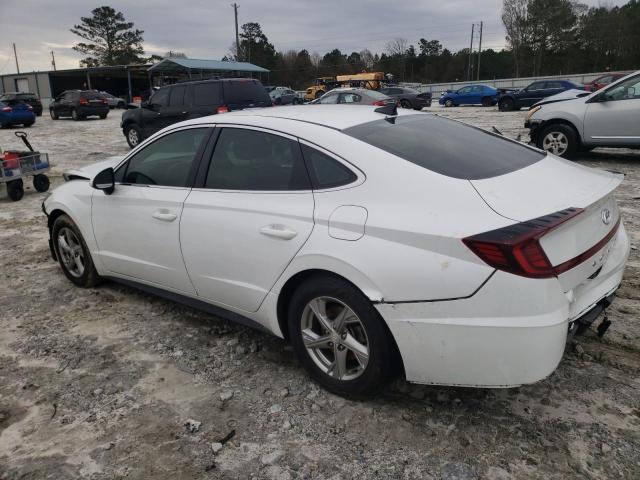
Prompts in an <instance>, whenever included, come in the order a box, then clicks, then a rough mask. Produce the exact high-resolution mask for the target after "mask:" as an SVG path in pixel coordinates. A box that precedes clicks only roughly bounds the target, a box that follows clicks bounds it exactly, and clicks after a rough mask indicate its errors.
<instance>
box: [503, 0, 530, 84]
mask: <svg viewBox="0 0 640 480" xmlns="http://www.w3.org/2000/svg"><path fill="white" fill-rule="evenodd" d="M528 4H529V0H504V3H503V6H502V23H503V24H504V28H505V30H506V31H507V43H508V45H509V47H510V48H511V53H512V54H513V65H514V69H515V71H514V74H515V76H516V77H519V76H520V57H521V51H522V48H523V46H524V45H525V44H526V43H527V42H528V33H529V21H528V16H527V13H528V8H527V7H528Z"/></svg>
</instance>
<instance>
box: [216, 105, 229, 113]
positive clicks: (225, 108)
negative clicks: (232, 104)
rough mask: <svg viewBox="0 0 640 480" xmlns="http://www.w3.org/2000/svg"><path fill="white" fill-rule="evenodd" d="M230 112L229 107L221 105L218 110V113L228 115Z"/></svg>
mask: <svg viewBox="0 0 640 480" xmlns="http://www.w3.org/2000/svg"><path fill="white" fill-rule="evenodd" d="M228 112H229V107H227V106H226V105H220V106H219V107H218V109H217V110H216V113H228Z"/></svg>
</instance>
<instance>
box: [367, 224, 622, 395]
mask: <svg viewBox="0 0 640 480" xmlns="http://www.w3.org/2000/svg"><path fill="white" fill-rule="evenodd" d="M628 254H629V241H628V238H627V235H626V233H625V231H624V229H623V228H622V229H621V231H620V232H619V234H618V235H617V238H616V241H615V244H614V246H613V248H612V252H611V254H610V256H609V258H608V260H607V263H606V264H605V265H604V266H603V269H602V271H601V272H600V274H599V275H598V276H597V277H595V278H594V279H591V280H586V281H585V282H584V283H583V284H581V285H580V286H578V287H576V288H574V289H573V290H571V291H570V292H563V290H562V287H561V285H560V282H559V281H558V279H556V278H551V279H544V280H537V279H528V278H524V277H518V276H515V275H511V274H508V273H504V272H500V271H496V272H495V273H494V275H493V276H492V277H491V278H490V279H489V281H488V282H487V283H486V284H485V286H484V287H483V288H481V289H480V290H479V291H478V292H477V293H476V294H475V295H474V296H472V297H470V298H465V299H459V300H450V301H438V302H412V303H396V304H389V303H387V304H385V303H381V304H377V305H375V307H376V309H377V310H378V312H380V314H381V315H382V317H383V318H384V319H385V320H386V322H387V324H388V326H389V329H390V330H391V333H392V335H393V336H394V339H395V341H396V343H397V345H398V347H399V349H400V354H401V356H402V359H403V362H404V367H405V374H406V377H407V380H409V381H411V382H416V383H425V384H441V385H460V386H473V387H493V388H495V387H514V386H518V385H522V384H527V383H533V382H536V381H539V380H542V379H543V378H545V377H547V376H548V375H549V374H551V373H552V372H553V371H554V370H555V369H556V367H557V366H558V363H559V362H560V360H561V358H562V355H563V353H564V348H565V344H566V340H567V334H568V332H569V326H570V323H573V322H576V321H578V320H580V319H581V317H584V316H586V315H588V314H589V313H590V311H591V310H592V309H593V308H596V307H597V306H598V304H599V303H600V302H602V301H603V299H606V302H608V303H610V300H611V296H612V294H613V292H615V290H616V289H617V288H618V286H619V285H620V282H621V280H622V274H623V270H624V265H625V263H626V260H627V258H628Z"/></svg>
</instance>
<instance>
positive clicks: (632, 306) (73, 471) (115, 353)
mask: <svg viewBox="0 0 640 480" xmlns="http://www.w3.org/2000/svg"><path fill="white" fill-rule="evenodd" d="M301 108H305V107H301ZM431 110H432V111H435V112H438V113H441V114H443V115H446V116H451V117H454V118H459V119H462V120H464V121H467V122H469V123H472V124H474V125H477V126H480V127H483V128H490V127H491V126H494V125H495V126H496V127H497V128H499V129H500V130H501V131H503V132H504V133H505V134H507V135H509V136H511V137H516V136H517V135H518V134H523V135H524V133H525V132H524V131H523V129H522V124H523V120H524V115H525V112H512V113H500V112H498V111H497V110H496V109H482V108H474V107H469V108H452V109H443V108H439V107H433V108H431ZM119 117H120V115H119V112H112V113H111V114H110V115H109V117H108V118H107V120H88V121H83V122H72V121H66V120H61V121H57V122H53V121H51V120H50V119H49V118H46V117H41V118H39V119H38V121H37V123H36V125H35V126H34V127H32V128H31V129H29V133H30V137H31V140H32V142H33V144H34V146H36V147H37V148H38V149H40V150H41V151H46V152H49V153H50V154H51V160H52V161H53V162H54V163H55V164H56V166H55V168H54V170H53V183H54V185H55V184H59V183H60V182H61V178H60V174H61V172H62V171H63V170H64V169H66V168H68V167H71V166H74V165H83V164H86V163H90V162H93V161H96V160H100V159H102V158H105V157H108V156H111V155H115V154H123V153H126V152H127V151H128V148H127V146H126V143H125V140H124V137H123V135H122V133H121V131H120V130H119V128H118V122H119ZM523 138H524V137H523ZM0 145H2V146H3V147H4V148H9V147H11V146H14V147H19V144H18V143H17V139H15V138H14V137H13V134H12V132H11V131H10V130H2V131H1V132H0ZM580 161H581V163H583V164H585V165H589V166H593V167H596V168H603V169H610V170H617V171H620V172H623V173H625V174H626V175H627V177H626V180H625V182H624V183H623V185H622V186H621V188H620V189H619V190H618V192H617V198H618V201H619V203H620V205H621V208H622V211H623V214H624V219H625V224H626V226H627V229H628V231H629V234H630V235H631V239H632V244H633V250H632V252H631V258H630V261H629V265H628V268H627V271H626V276H625V279H624V281H623V284H622V287H621V289H620V290H619V295H618V299H617V300H616V301H615V303H614V304H613V305H612V306H611V307H610V308H609V312H608V314H609V319H610V320H611V321H612V322H613V325H612V327H611V328H610V329H609V332H608V333H607V335H606V336H605V337H604V339H599V338H598V337H597V336H596V335H594V334H593V333H590V332H588V333H587V334H586V335H585V336H583V337H580V339H579V340H578V343H572V344H569V345H568V346H567V350H566V353H565V356H564V359H563V360H562V362H561V364H560V367H559V368H558V370H557V371H556V372H555V373H553V374H552V375H551V376H550V377H549V378H547V379H546V380H544V381H542V382H539V383H536V384H534V385H529V386H524V387H521V388H516V389H509V390H489V389H463V388H440V387H427V386H416V385H411V384H408V383H406V382H404V381H400V380H399V381H398V382H396V383H394V384H393V385H391V386H390V387H389V388H387V389H386V390H385V392H384V393H383V394H382V395H381V396H380V397H378V398H376V399H373V400H370V401H367V402H353V401H347V400H344V399H342V398H339V397H336V396H334V395H331V394H329V393H327V392H325V391H323V390H321V389H319V388H318V387H317V386H316V385H315V384H314V383H313V382H311V381H310V380H309V379H308V377H307V376H306V374H305V372H304V371H303V370H302V369H301V367H300V366H299V365H298V363H297V361H296V360H295V358H294V355H293V352H292V350H291V349H290V348H289V347H288V346H287V345H286V344H285V343H284V342H283V341H281V340H279V339H277V338H273V337H270V336H267V335H265V334H262V333H258V332H255V331H252V330H249V329H247V328H244V327H241V326H238V325H235V324H230V323H227V322H225V321H222V320H220V319H217V318H215V317H212V316H210V315H206V314H203V313H200V312H198V311H195V310H192V309H189V308H185V307H182V306H180V305H177V304H174V303H171V302H167V301H164V300H161V299H158V298H155V297H152V296H149V295H146V294H143V293H140V292H138V291H136V290H133V289H130V288H126V287H123V286H119V285H116V284H113V283H106V284H103V285H102V286H100V287H99V288H94V289H86V290H83V289H78V288H75V287H74V286H72V284H71V283H70V282H69V281H67V280H66V278H65V277H64V276H63V275H62V273H61V271H60V269H59V268H58V266H57V265H56V264H55V263H54V262H53V261H52V260H51V258H50V256H49V252H48V247H47V231H46V225H45V221H44V216H43V215H42V212H41V211H40V203H41V201H42V198H43V195H42V194H38V193H36V192H35V191H34V190H33V189H30V190H28V191H27V192H26V194H25V197H24V199H23V200H22V201H20V202H17V203H13V202H11V201H9V200H8V199H7V198H6V196H5V194H4V191H3V190H2V189H0V269H1V270H0V271H1V272H2V276H1V279H2V280H1V282H0V331H1V333H0V478H1V479H34V480H35V479H38V480H40V479H75V478H90V479H95V480H102V479H123V478H127V479H149V480H151V479H153V480H159V479H183V478H184V479H192V478H202V479H218V478H224V479H236V478H243V479H244V478H247V479H249V478H260V479H261V478H268V479H316V478H317V479H334V480H337V479H351V478H355V479H431V478H433V479H438V478H443V479H454V478H458V479H474V478H488V479H507V478H518V479H520V478H540V479H561V478H562V479H564V478H581V479H583V478H624V479H637V478H640V457H639V456H638V452H639V451H640V403H639V400H638V389H639V387H640V378H639V373H640V349H639V345H640V343H639V336H640V330H639V329H638V327H637V324H636V322H637V318H638V313H639V312H640V259H639V256H638V250H637V249H636V245H638V244H640V215H638V213H639V207H638V205H639V204H638V200H639V199H640V153H638V152H635V153H634V152H631V151H624V150H604V149H599V150H595V151H594V152H592V153H590V154H588V156H585V157H584V158H582V159H580Z"/></svg>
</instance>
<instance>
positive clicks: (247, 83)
mask: <svg viewBox="0 0 640 480" xmlns="http://www.w3.org/2000/svg"><path fill="white" fill-rule="evenodd" d="M224 97H225V101H226V102H227V103H230V104H234V103H240V104H249V103H253V104H258V103H264V104H268V105H271V99H270V98H269V94H268V93H267V91H266V90H265V89H264V87H263V86H262V84H261V83H259V82H257V81H256V80H237V81H232V82H225V83H224Z"/></svg>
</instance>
